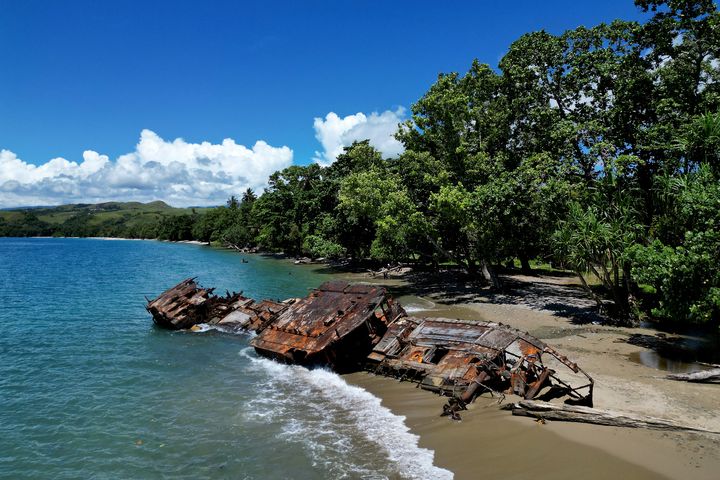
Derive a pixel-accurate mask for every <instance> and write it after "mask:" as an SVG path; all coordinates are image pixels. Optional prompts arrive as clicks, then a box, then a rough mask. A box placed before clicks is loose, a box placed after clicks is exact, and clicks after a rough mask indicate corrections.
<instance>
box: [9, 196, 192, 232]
mask: <svg viewBox="0 0 720 480" xmlns="http://www.w3.org/2000/svg"><path fill="white" fill-rule="evenodd" d="M205 210H206V209H203V208H175V207H171V206H170V205H168V204H167V203H165V202H162V201H159V200H157V201H154V202H150V203H140V202H105V203H97V204H87V203H78V204H72V205H60V206H55V207H31V208H24V209H12V210H0V236H5V237H7V236H13V237H16V236H21V237H26V236H45V235H52V236H68V237H128V238H157V237H158V236H159V234H160V230H161V227H162V225H163V224H165V223H167V222H171V221H177V220H180V219H184V218H185V217H192V216H197V215H200V214H202V213H203V212H204V211H205Z"/></svg>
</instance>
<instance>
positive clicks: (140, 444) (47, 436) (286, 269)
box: [0, 238, 452, 479]
mask: <svg viewBox="0 0 720 480" xmlns="http://www.w3.org/2000/svg"><path fill="white" fill-rule="evenodd" d="M242 258H246V259H247V263H243V262H242ZM318 270H319V268H318V267H312V266H295V265H292V264H291V263H290V262H286V261H281V260H276V259H272V258H266V257H262V256H257V255H248V256H244V257H243V256H242V255H240V254H238V253H235V252H231V251H226V250H222V249H215V248H211V247H206V246H198V245H189V244H173V243H165V242H157V241H131V240H102V239H51V238H30V239H24V238H23V239H20V238H0V326H1V328H2V334H1V335H0V478H8V479H25V478H27V479H90V478H92V479H154V478H162V479H184V478H187V479H201V478H203V479H204V478H208V479H215V478H227V479H276V478H277V479H283V478H289V479H318V478H328V479H340V478H347V479H354V478H369V479H395V478H433V479H445V478H452V474H451V473H450V472H448V471H447V470H444V469H441V468H438V467H436V466H434V465H433V452H432V451H431V450H428V449H425V448H421V447H419V446H418V440H419V439H418V437H417V435H415V434H413V433H412V432H410V431H409V429H408V427H407V426H406V424H405V419H404V417H402V416H398V415H395V414H393V413H392V412H391V411H390V410H389V409H387V408H385V407H384V406H383V405H382V404H381V401H380V399H379V398H378V397H376V396H374V395H372V394H371V393H369V392H368V391H366V390H364V389H362V388H360V387H358V386H354V385H350V384H348V383H347V382H346V381H345V379H343V377H341V376H338V375H336V374H334V373H332V372H329V371H325V370H312V371H310V370H306V369H304V368H301V367H295V366H287V365H280V364H277V363H274V362H272V361H269V360H266V359H261V358H258V357H257V356H256V355H255V353H254V351H253V350H252V349H251V348H249V347H248V339H249V337H248V336H246V335H228V334H224V333H220V332H216V331H213V330H209V331H206V332H202V333H190V332H172V331H168V330H163V329H159V328H157V327H155V326H154V325H153V323H152V319H151V318H150V315H149V314H148V313H147V312H146V311H145V308H144V305H145V297H148V298H152V297H155V296H157V295H158V294H159V293H161V292H162V291H163V290H165V289H166V288H169V287H171V286H172V285H174V284H175V283H177V282H179V281H181V280H183V279H185V278H187V277H191V276H192V277H197V279H198V281H199V282H200V283H201V284H202V285H205V286H215V287H217V291H218V292H219V293H224V292H225V290H230V291H240V290H242V291H243V292H244V295H246V296H249V297H253V298H256V299H260V298H273V299H284V298H288V297H293V296H304V295H305V294H306V293H307V292H308V289H310V288H312V287H314V286H317V285H319V284H320V283H321V282H323V281H325V280H327V279H328V278H329V277H328V275H327V274H325V273H322V272H319V271H318Z"/></svg>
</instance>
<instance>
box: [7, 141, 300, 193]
mask: <svg viewBox="0 0 720 480" xmlns="http://www.w3.org/2000/svg"><path fill="white" fill-rule="evenodd" d="M292 159H293V152H292V150H291V149H290V148H288V147H285V146H283V147H273V146H271V145H268V144H267V143H265V142H264V141H262V140H260V141H258V142H256V143H255V145H253V146H252V148H248V147H245V146H244V145H238V144H237V143H235V141H234V140H232V139H230V138H227V139H225V140H223V141H222V143H220V144H212V143H209V142H202V143H188V142H186V141H184V140H183V139H181V138H178V139H175V140H173V141H172V142H170V141H165V140H163V139H162V138H160V137H159V136H158V135H157V134H156V133H154V132H152V131H150V130H143V131H142V133H141V134H140V142H139V143H138V144H137V146H136V148H135V151H134V152H132V153H128V154H125V155H121V156H120V157H118V158H117V160H115V161H114V162H113V161H110V159H109V158H108V157H107V156H106V155H100V154H99V153H97V152H94V151H92V150H87V151H85V152H84V153H83V160H82V162H80V163H77V162H73V161H68V160H66V159H64V158H53V159H52V160H49V161H48V162H46V163H44V164H42V165H37V166H36V165H33V164H30V163H27V162H24V161H23V160H21V159H20V158H18V157H17V155H16V154H15V153H13V152H11V151H9V150H0V207H15V206H26V205H53V204H61V203H76V202H88V203H95V202H103V201H112V200H121V201H130V200H136V201H143V202H147V201H152V200H164V201H166V202H167V203H169V204H171V205H175V206H188V205H213V204H221V203H224V202H225V200H226V199H227V198H228V197H229V196H230V195H233V194H235V195H237V194H240V193H242V191H243V190H245V189H247V188H253V189H260V188H262V187H264V186H265V183H266V181H267V178H268V176H269V175H270V174H271V173H273V172H274V171H276V170H279V169H282V168H285V167H287V166H289V165H290V164H291V163H292Z"/></svg>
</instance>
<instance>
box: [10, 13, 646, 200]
mask: <svg viewBox="0 0 720 480" xmlns="http://www.w3.org/2000/svg"><path fill="white" fill-rule="evenodd" d="M615 18H623V19H641V18H642V16H641V13H640V12H639V10H637V9H636V7H635V6H634V5H633V2H632V0H622V1H620V0H611V1H604V2H591V1H580V0H576V1H564V0H563V1H543V2H540V1H537V0H535V1H514V2H502V4H500V2H437V1H435V2H430V1H417V0H415V1H402V2H400V1H398V2H392V1H325V2H318V1H310V2H289V1H282V2H281V1H266V2H253V3H249V2H225V1H203V2H201V1H193V2H188V1H185V2H183V1H172V2H164V1H143V2H140V1H137V2H134V1H123V2H120V1H92V2H90V1H65V2H61V1H33V0H1V1H0V65H1V66H2V67H1V68H0V149H2V150H3V151H4V153H3V155H4V156H2V157H0V184H2V183H3V182H5V183H6V185H5V188H4V189H3V188H2V186H3V185H0V207H1V206H13V205H15V204H33V203H36V202H51V203H67V202H70V201H76V200H79V199H88V200H102V199H104V198H106V197H107V195H105V194H104V193H103V188H102V186H101V185H97V183H98V182H97V181H94V182H95V188H94V189H90V190H88V189H89V188H90V187H89V186H88V185H89V184H90V183H93V182H91V181H90V180H92V179H91V178H90V177H92V176H93V175H95V176H97V175H99V174H98V171H100V170H106V169H107V168H106V167H108V168H109V166H114V165H115V163H116V162H118V161H119V158H123V157H122V156H123V155H125V156H127V155H135V157H137V158H135V159H134V160H132V159H127V158H126V159H125V160H123V161H126V163H127V165H126V166H127V168H126V171H124V172H123V175H120V174H117V175H115V176H114V177H113V178H112V179H108V178H105V180H106V181H112V182H115V183H113V186H114V187H117V188H116V190H113V192H114V193H113V195H115V196H116V197H121V196H123V195H125V196H127V197H128V198H127V199H131V198H138V199H153V198H155V197H162V196H163V195H166V197H165V198H162V199H166V200H170V201H171V202H173V203H176V204H179V203H180V204H181V203H188V204H197V201H201V202H202V201H203V200H205V201H206V202H207V203H213V202H214V201H217V198H219V197H217V198H216V197H215V196H213V194H212V185H213V184H215V185H217V184H218V182H219V183H220V184H222V183H223V182H225V183H224V185H226V186H227V188H226V189H225V190H223V188H220V189H219V191H218V195H225V194H226V193H227V191H229V190H230V189H233V188H236V187H239V186H242V185H241V183H242V181H244V182H245V183H246V184H247V185H249V186H253V187H256V188H257V187H258V186H260V185H261V183H262V180H261V178H263V177H264V176H266V175H267V173H268V172H269V171H271V169H274V168H276V167H278V168H279V167H282V166H285V165H287V164H289V163H290V162H292V163H297V164H306V163H308V162H311V161H314V160H316V159H317V160H320V161H321V162H325V163H327V162H329V161H331V160H332V157H333V151H336V150H337V149H338V148H341V146H342V144H344V143H346V142H347V141H350V140H351V139H352V138H353V137H354V136H357V135H360V134H367V136H370V137H373V136H376V137H378V138H380V136H382V135H387V131H388V130H387V129H388V128H389V125H391V124H394V123H396V122H397V120H398V119H399V118H402V117H403V109H406V110H405V113H404V114H405V115H406V114H407V109H409V107H410V106H411V104H412V103H413V102H414V101H415V100H417V99H418V98H419V97H420V96H421V95H422V94H423V92H424V91H426V90H427V88H428V87H429V86H430V85H431V84H432V82H433V81H434V80H435V78H436V76H437V74H438V73H439V72H449V71H465V70H467V68H468V66H469V65H470V63H471V61H472V59H473V58H478V59H479V60H480V61H481V62H485V63H489V64H490V65H492V66H495V65H497V62H498V61H499V59H500V58H501V57H502V55H503V54H504V52H505V51H506V50H507V47H508V46H509V45H510V43H511V42H512V41H513V40H515V39H516V38H518V37H519V36H520V35H521V34H523V33H525V32H529V31H533V30H539V29H546V30H548V31H550V32H553V33H560V32H562V31H563V30H565V29H568V28H574V27H577V26H578V25H587V26H590V25H594V24H597V23H599V22H601V21H610V20H612V19H615ZM331 112H332V113H334V114H336V115H337V117H334V116H331V118H330V119H328V117H327V116H328V115H329V114H331ZM358 112H363V114H364V115H365V116H364V117H356V116H354V115H355V114H357V113H358ZM373 112H376V113H377V115H376V116H374V117H373V116H371V114H372V113H373ZM350 116H351V117H350ZM316 118H319V119H321V121H315V119H316ZM343 119H345V123H343ZM373 129H375V130H373ZM351 130H352V131H351ZM141 132H144V133H142V137H141ZM318 137H321V138H323V139H324V140H325V142H324V143H321V142H320V141H318ZM176 138H182V139H183V140H184V142H179V143H178V142H173V140H175V139H176ZM227 138H231V139H233V140H234V144H233V145H234V146H233V145H229V146H228V145H226V146H225V147H222V145H223V144H222V142H223V140H224V139H227ZM258 141H261V142H262V144H260V145H259V147H258V148H257V149H256V148H254V146H256V144H257V142H258ZM379 141H380V140H378V142H379ZM143 142H145V144H144V146H143V145H142V144H143ZM202 142H209V144H210V145H209V146H207V145H206V147H207V148H202ZM264 145H266V146H267V148H266V149H265V150H263V148H265V147H264ZM212 146H215V147H217V148H214V149H213V148H210V147H212ZM141 147H142V148H141ZM236 147H237V148H236ZM240 147H242V148H240ZM246 147H247V148H246ZM386 147H387V148H386V150H387V151H386V153H387V154H393V153H396V152H395V150H394V149H396V148H397V146H393V145H390V144H388V145H387V146H386ZM243 149H244V150H243ZM141 150H143V151H145V153H146V154H147V155H146V156H145V157H143V154H141V153H139V152H140V151H141ZM288 150H291V152H289V151H288ZM88 151H89V152H92V153H91V154H87V152H88ZM84 152H85V154H86V155H84ZM148 152H149V153H148ZM263 152H264V153H263ZM316 152H317V153H316ZM93 154H97V155H98V157H97V158H95V157H94V156H93ZM161 155H165V156H163V157H161ZM174 155H177V156H178V157H177V161H176V162H175V163H174V164H172V165H171V163H172V162H173V161H174V159H173V158H170V157H173V156H174ZM221 157H222V158H221ZM88 158H90V161H89V163H88V164H87V165H86V166H85V167H83V165H82V162H83V161H84V160H88ZM93 158H95V160H93ZM188 158H190V159H191V160H188ZM51 159H60V160H63V161H64V162H65V163H63V162H61V161H56V162H55V163H54V164H52V165H49V166H48V162H49V161H50V160H51ZM208 159H209V160H208ZM218 159H219V160H218ZM93 161H94V163H93ZM132 161H135V164H133V165H131V163H132ZM188 161H189V162H190V163H188ZM206 161H210V162H211V163H213V164H214V163H217V165H215V167H213V169H211V170H209V171H207V172H205V173H206V174H207V175H208V179H209V180H208V182H207V183H208V185H207V188H206V189H205V191H203V192H195V191H193V192H192V194H190V192H189V190H188V189H187V188H186V187H188V185H185V184H183V182H185V183H192V182H195V181H197V178H196V177H195V176H194V174H193V173H192V172H191V171H190V170H192V169H193V168H194V169H195V170H197V171H200V170H202V165H203V162H206ZM121 162H122V161H121ZM148 162H150V163H149V169H148V168H143V166H144V165H146V164H148ZM73 164H74V165H73ZM32 165H35V166H38V168H36V169H32V167H31V166H32ZM228 165H230V167H228ZM43 166H44V170H40V169H39V168H40V167H43ZM160 167H164V169H165V170H162V172H161V169H160ZM226 167H227V168H226ZM23 168H25V169H26V170H27V169H30V170H32V172H29V173H28V172H25V173H18V172H19V171H20V170H22V169H23ZM83 168H84V170H83ZM251 168H254V169H256V170H257V171H252V172H251V171H250V169H251ZM168 169H169V170H173V171H175V172H176V173H177V171H178V170H183V169H185V170H188V171H185V172H181V173H182V174H177V175H174V176H173V175H170V174H169V173H168V172H167V171H166V170H168ZM198 169H200V170H198ZM3 171H4V172H5V174H4V176H3ZM8 172H10V173H8ZM63 172H70V173H68V175H64V174H63ZM78 172H80V173H78ZM82 172H84V173H82ZM116 173H117V172H116ZM73 175H76V176H78V178H80V180H78V181H76V184H72V183H71V182H67V181H65V180H63V181H62V182H60V185H58V184H57V182H54V183H53V181H51V180H52V179H51V178H50V177H53V178H54V177H57V176H61V177H62V176H70V177H72V176H73ZM83 175H84V177H83ZM163 175H165V176H163ZM233 175H235V177H237V178H236V179H235V180H236V181H234V183H233V181H231V180H228V179H229V178H230V177H233ZM133 176H135V177H137V181H133ZM156 177H161V178H162V179H163V181H165V182H168V184H173V185H175V186H176V187H177V188H175V187H173V188H175V190H173V192H171V193H172V195H168V194H167V192H166V189H165V190H164V189H163V188H162V186H160V185H158V184H157V182H158V181H157V178H156ZM210 177H212V178H210ZM73 178H74V177H73ZM153 178H155V180H152V179H153ZM238 178H239V179H241V181H239V180H237V179H238ZM96 180H97V179H96ZM151 180H152V181H151ZM83 181H84V182H85V184H84V185H85V186H83V185H81V184H83ZM7 182H13V183H7ZM28 182H34V183H42V182H44V183H45V184H46V185H45V188H46V190H48V191H55V192H54V193H52V195H50V194H48V195H45V196H43V195H41V194H40V192H39V191H38V189H37V188H30V187H29V186H28V185H26V183H28ZM148 182H149V183H148ZM173 182H175V183H173ZM213 182H215V183H213ZM253 182H255V183H253ZM258 182H260V183H258ZM51 183H52V185H50V184H51ZM25 187H27V188H25ZM193 188H194V187H193V186H190V189H193ZM143 189H145V191H143ZM3 192H5V193H3ZM8 192H10V193H8ZM46 193H47V192H46ZM184 195H185V196H186V197H187V198H186V197H185V196H184ZM184 199H186V200H187V201H186V202H185V201H184Z"/></svg>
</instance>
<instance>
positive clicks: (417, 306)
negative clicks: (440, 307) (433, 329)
mask: <svg viewBox="0 0 720 480" xmlns="http://www.w3.org/2000/svg"><path fill="white" fill-rule="evenodd" d="M403 308H404V309H405V311H406V312H408V313H415V312H426V311H428V310H434V309H435V302H433V301H431V300H427V299H425V298H415V299H413V301H412V302H408V303H407V304H404V303H403Z"/></svg>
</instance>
